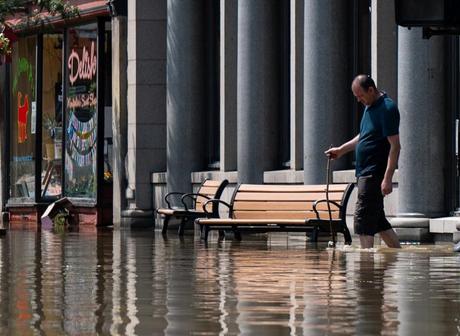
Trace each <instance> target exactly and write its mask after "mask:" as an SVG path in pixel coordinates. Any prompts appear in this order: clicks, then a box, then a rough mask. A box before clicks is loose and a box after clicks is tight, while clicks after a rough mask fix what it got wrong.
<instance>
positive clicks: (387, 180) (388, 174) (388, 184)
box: [382, 134, 401, 195]
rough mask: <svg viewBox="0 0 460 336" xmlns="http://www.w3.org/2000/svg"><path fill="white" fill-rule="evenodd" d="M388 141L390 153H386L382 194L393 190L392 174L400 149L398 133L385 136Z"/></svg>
mask: <svg viewBox="0 0 460 336" xmlns="http://www.w3.org/2000/svg"><path fill="white" fill-rule="evenodd" d="M387 139H388V142H389V143H390V154H389V155H388V163H387V170H386V171H385V175H384V177H383V181H382V194H383V195H388V194H389V193H391V192H392V191H393V183H392V180H393V174H394V172H395V170H396V166H397V165H398V158H399V152H400V151H401V144H400V143H399V134H396V135H391V136H389V137H387Z"/></svg>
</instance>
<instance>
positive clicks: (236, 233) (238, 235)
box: [233, 228, 242, 241]
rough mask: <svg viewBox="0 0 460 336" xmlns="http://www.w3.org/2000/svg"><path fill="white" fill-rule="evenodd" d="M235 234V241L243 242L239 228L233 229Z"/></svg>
mask: <svg viewBox="0 0 460 336" xmlns="http://www.w3.org/2000/svg"><path fill="white" fill-rule="evenodd" d="M233 234H234V236H235V239H236V240H237V241H241V240H242V237H241V232H240V231H239V230H238V229H237V228H233Z"/></svg>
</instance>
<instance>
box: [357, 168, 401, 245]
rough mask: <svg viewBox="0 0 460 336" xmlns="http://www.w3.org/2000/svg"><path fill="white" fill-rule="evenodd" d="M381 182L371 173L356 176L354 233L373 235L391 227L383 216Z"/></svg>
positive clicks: (380, 179)
mask: <svg viewBox="0 0 460 336" xmlns="http://www.w3.org/2000/svg"><path fill="white" fill-rule="evenodd" d="M381 184H382V178H381V177H376V176H372V175H368V176H360V177H358V180H357V187H358V188H357V189H358V195H357V200H356V209H355V216H354V227H355V233H356V234H358V235H367V236H373V235H375V234H376V233H379V232H382V231H386V230H389V229H391V228H392V227H391V224H390V222H388V220H387V219H386V217H385V211H384V209H383V195H382V190H381Z"/></svg>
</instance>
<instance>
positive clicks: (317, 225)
mask: <svg viewBox="0 0 460 336" xmlns="http://www.w3.org/2000/svg"><path fill="white" fill-rule="evenodd" d="M353 186H354V185H353V184H331V185H330V186H329V204H330V208H331V215H332V222H331V223H332V228H333V230H334V232H340V233H342V234H343V235H344V238H345V243H346V244H351V235H350V232H349V230H348V228H347V225H346V220H345V218H346V208H347V203H348V200H349V198H350V194H351V192H352V190H353ZM326 199H327V197H326V185H265V184H263V185H255V184H240V185H238V186H237V187H236V189H235V191H234V193H233V196H232V200H231V201H230V204H228V203H226V202H224V201H222V200H217V199H213V200H209V201H207V202H205V203H204V204H203V208H204V209H205V210H207V209H208V207H209V206H210V205H211V204H213V205H215V204H223V205H225V206H226V207H228V208H229V218H206V219H205V218H199V219H196V220H195V223H197V224H199V225H200V228H201V233H202V238H203V239H204V240H205V242H207V240H208V234H209V232H210V231H211V230H219V238H223V235H222V232H224V231H225V230H231V231H233V232H234V234H235V238H236V239H241V232H242V231H250V232H269V231H285V232H288V231H302V232H311V236H310V237H311V240H312V241H315V242H316V241H317V239H318V233H319V232H330V222H329V211H328V206H327V201H326Z"/></svg>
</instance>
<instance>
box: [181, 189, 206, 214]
mask: <svg viewBox="0 0 460 336" xmlns="http://www.w3.org/2000/svg"><path fill="white" fill-rule="evenodd" d="M198 197H203V198H206V199H211V197H209V196H206V195H203V194H199V193H187V194H184V195H183V196H182V197H181V198H180V200H181V202H182V204H183V205H184V208H185V211H188V207H187V203H185V199H186V198H191V199H192V200H193V201H194V202H196V199H197V198H198Z"/></svg>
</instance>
